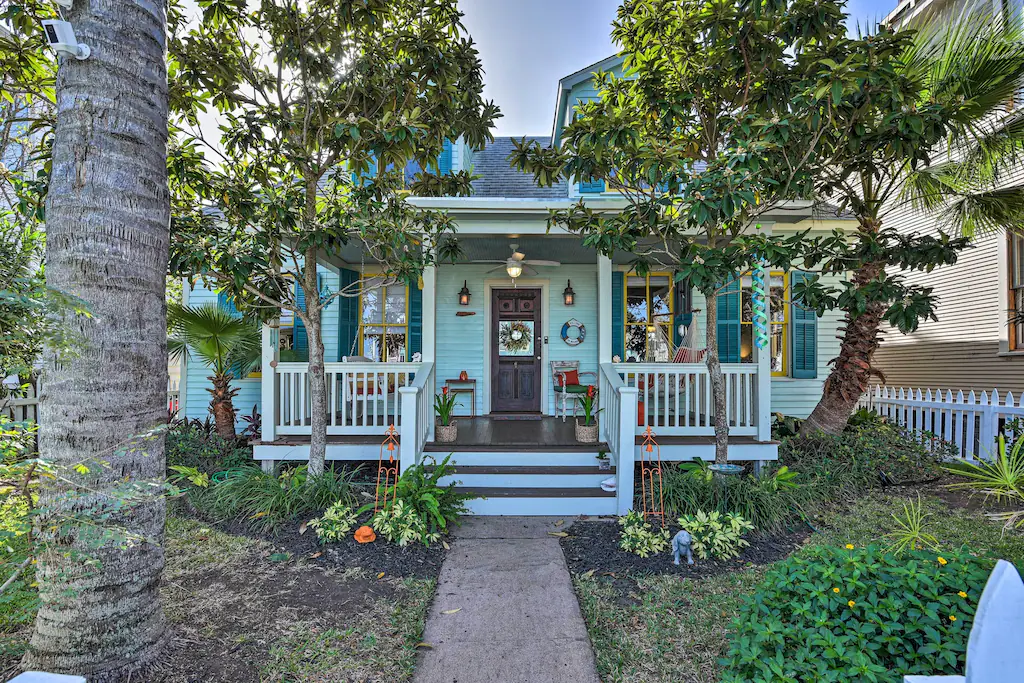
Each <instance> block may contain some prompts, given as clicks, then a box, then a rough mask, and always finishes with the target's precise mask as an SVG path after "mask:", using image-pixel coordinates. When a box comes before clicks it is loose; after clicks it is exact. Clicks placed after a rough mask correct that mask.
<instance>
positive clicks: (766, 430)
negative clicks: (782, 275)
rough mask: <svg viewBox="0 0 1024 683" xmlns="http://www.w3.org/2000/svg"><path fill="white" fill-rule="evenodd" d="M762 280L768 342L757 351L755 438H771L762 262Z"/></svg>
mask: <svg viewBox="0 0 1024 683" xmlns="http://www.w3.org/2000/svg"><path fill="white" fill-rule="evenodd" d="M758 270H760V271H761V277H762V279H763V282H764V310H765V313H767V315H768V343H767V344H766V345H765V347H764V348H763V349H756V352H757V440H758V441H771V440H772V363H771V359H772V343H771V325H772V322H771V321H772V297H771V291H772V283H771V277H770V273H769V272H768V271H767V270H766V269H765V267H764V264H763V263H762V264H761V265H760V266H758Z"/></svg>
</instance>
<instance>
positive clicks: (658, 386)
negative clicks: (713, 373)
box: [614, 363, 768, 436]
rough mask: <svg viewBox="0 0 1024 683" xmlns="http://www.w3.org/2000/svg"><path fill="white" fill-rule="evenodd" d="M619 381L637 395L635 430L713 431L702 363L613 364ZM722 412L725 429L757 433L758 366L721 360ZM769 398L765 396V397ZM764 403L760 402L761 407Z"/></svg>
mask: <svg viewBox="0 0 1024 683" xmlns="http://www.w3.org/2000/svg"><path fill="white" fill-rule="evenodd" d="M614 368H615V370H616V372H617V373H618V374H619V375H620V376H621V377H622V380H623V382H624V383H625V384H626V385H627V386H630V387H635V388H636V389H637V392H638V394H639V401H640V403H641V405H640V406H638V408H637V410H638V417H637V420H636V421H635V422H634V423H633V424H634V425H635V433H637V434H642V433H643V432H644V431H645V430H646V429H647V427H651V428H652V429H654V430H655V431H656V432H657V433H658V434H659V435H665V436H688V435H692V436H697V435H712V434H714V433H715V423H714V419H715V415H714V412H715V411H714V400H713V398H712V394H711V378H710V377H709V376H708V368H707V366H706V365H705V364H703V363H616V364H615V365H614ZM722 374H723V375H724V380H725V411H726V415H727V416H728V419H729V433H730V434H732V435H736V436H745V435H747V436H757V435H758V423H759V421H760V420H761V419H762V418H759V414H762V415H763V414H764V413H763V412H761V411H759V406H758V403H757V398H758V366H757V365H754V364H749V363H723V364H722ZM765 398H766V400H768V397H767V396H766V397H765ZM762 408H763V406H762Z"/></svg>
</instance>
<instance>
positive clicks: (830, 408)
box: [800, 263, 887, 436]
mask: <svg viewBox="0 0 1024 683" xmlns="http://www.w3.org/2000/svg"><path fill="white" fill-rule="evenodd" d="M884 270H885V264H884V263H869V264H867V265H865V266H863V267H862V268H861V269H860V270H858V271H857V272H856V273H855V274H854V276H853V280H852V282H853V284H854V286H856V287H857V288H861V287H864V286H865V285H867V284H868V283H870V282H871V281H873V280H875V279H876V278H878V276H879V275H881V274H882V273H883V271H884ZM886 309H887V306H886V304H885V303H884V302H872V303H869V304H868V305H867V307H866V309H865V311H864V312H863V313H861V314H860V315H859V316H857V317H856V318H853V317H851V315H850V313H849V312H847V314H846V318H845V328H844V329H843V334H842V336H841V337H840V339H841V340H842V344H841V345H840V347H839V355H838V356H836V357H835V359H833V360H832V361H831V364H832V372H831V373H830V374H829V376H828V379H826V380H825V386H824V388H823V389H822V394H821V399H820V400H819V401H818V405H816V406H814V410H813V411H812V412H811V414H810V416H808V418H807V420H805V421H804V424H803V426H802V427H801V428H800V434H801V435H804V436H806V435H809V434H814V433H815V432H824V433H826V434H840V433H842V431H843V430H844V429H846V424H847V422H849V420H850V415H851V414H852V413H853V411H854V408H856V407H857V401H858V400H859V399H860V397H861V395H862V394H863V393H864V392H865V391H867V388H868V383H869V382H870V380H871V359H872V357H873V356H874V355H875V351H876V350H877V349H878V344H879V342H880V339H879V336H878V330H879V327H880V326H881V324H882V316H884V315H885V311H886Z"/></svg>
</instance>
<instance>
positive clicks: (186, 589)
mask: <svg viewBox="0 0 1024 683" xmlns="http://www.w3.org/2000/svg"><path fill="white" fill-rule="evenodd" d="M286 557H287V559H283V556H280V555H278V554H275V553H274V552H273V549H272V548H271V546H270V544H268V543H267V542H265V541H261V540H255V539H251V538H247V537H243V536H233V535H229V534H226V533H222V532H219V531H217V530H214V529H211V528H209V527H206V526H203V525H202V524H200V523H198V522H196V521H193V520H186V519H178V518H174V517H171V518H169V519H168V521H167V568H166V571H165V573H164V583H163V587H162V591H161V597H162V599H163V604H164V609H165V611H166V613H167V617H168V620H169V621H170V623H171V629H172V631H171V645H170V647H169V649H168V652H167V661H166V665H165V666H164V671H163V673H162V674H160V675H158V676H154V677H153V678H151V679H150V680H154V681H166V682H168V683H170V682H178V681H182V682H184V681H197V680H202V681H238V682H245V681H325V680H337V681H342V680H358V681H399V680H404V679H407V678H409V677H410V676H411V674H412V669H413V665H414V663H415V658H416V652H415V646H416V644H417V643H418V642H419V641H420V639H421V637H422V634H423V627H424V622H425V619H426V614H427V609H428V606H429V604H430V600H431V598H432V596H433V592H434V586H435V581H434V580H433V579H399V578H392V577H389V576H383V577H378V575H377V574H374V573H372V572H367V571H364V570H360V569H345V570H333V569H329V568H326V567H323V566H320V565H318V564H316V563H312V562H308V561H307V559H308V558H304V557H291V556H286ZM275 560H277V561H275ZM9 566H10V564H9V563H8V564H5V565H0V582H2V580H3V579H4V578H5V576H6V574H7V570H8V567H9ZM15 596H16V597H15ZM12 598H13V599H12V600H11V601H7V600H5V601H4V603H3V610H0V632H2V635H0V672H2V673H12V672H13V671H14V667H15V666H16V665H17V660H18V657H20V655H21V653H22V652H23V651H24V647H25V640H26V638H27V637H28V635H29V627H30V626H31V619H32V613H33V610H34V595H33V593H32V589H31V586H30V584H29V583H28V581H25V582H24V583H23V584H22V585H20V586H19V587H18V590H17V591H15V593H13V594H12Z"/></svg>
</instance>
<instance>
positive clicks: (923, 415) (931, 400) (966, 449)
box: [859, 385, 1024, 460]
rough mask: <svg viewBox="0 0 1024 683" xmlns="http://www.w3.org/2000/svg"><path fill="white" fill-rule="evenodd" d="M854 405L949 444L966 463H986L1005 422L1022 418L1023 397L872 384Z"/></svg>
mask: <svg viewBox="0 0 1024 683" xmlns="http://www.w3.org/2000/svg"><path fill="white" fill-rule="evenodd" d="M859 406H860V407H861V408H867V409H868V410H871V411H873V412H875V413H877V414H879V415H881V416H883V417H885V418H886V419H888V420H889V421H890V422H892V423H894V424H898V425H900V426H902V427H905V428H907V429H908V430H910V431H912V432H914V433H916V434H919V435H922V436H923V437H926V436H934V437H936V438H939V439H941V440H943V441H945V442H946V443H949V444H952V445H954V446H956V448H957V450H958V451H959V453H960V456H961V457H963V458H965V459H967V460H987V459H990V458H991V457H992V455H993V453H995V449H996V438H997V436H998V435H999V433H1000V432H1005V431H1006V430H1007V426H1006V425H1007V423H1008V422H1010V421H1012V420H1015V419H1024V394H1022V395H1021V396H1020V398H1019V400H1018V399H1015V398H1014V396H1013V392H1007V393H1006V395H1005V396H1001V395H1000V394H999V391H998V390H992V392H991V393H989V392H987V391H982V392H981V394H980V395H979V394H977V393H976V392H974V391H969V392H967V393H966V394H965V393H964V392H963V391H957V392H956V393H954V392H953V391H950V390H942V389H936V390H935V391H932V390H931V389H924V390H922V389H909V388H903V387H885V386H881V385H878V386H875V387H874V388H873V389H871V390H870V391H868V392H867V393H865V394H864V395H863V396H862V397H861V399H860V403H859ZM1007 435H1008V436H1010V434H1007ZM1013 436H1015V435H1013Z"/></svg>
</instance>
